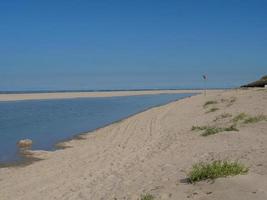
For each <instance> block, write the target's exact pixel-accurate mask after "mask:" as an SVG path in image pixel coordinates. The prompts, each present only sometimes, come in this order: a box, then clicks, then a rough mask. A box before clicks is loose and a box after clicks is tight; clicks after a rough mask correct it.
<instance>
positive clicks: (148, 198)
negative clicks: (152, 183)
mask: <svg viewBox="0 0 267 200" xmlns="http://www.w3.org/2000/svg"><path fill="white" fill-rule="evenodd" d="M153 199H155V198H154V196H153V195H152V194H145V195H142V196H141V200H153Z"/></svg>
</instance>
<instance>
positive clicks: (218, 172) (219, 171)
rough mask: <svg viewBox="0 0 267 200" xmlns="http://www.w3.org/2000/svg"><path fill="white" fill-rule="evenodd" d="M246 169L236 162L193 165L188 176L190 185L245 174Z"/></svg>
mask: <svg viewBox="0 0 267 200" xmlns="http://www.w3.org/2000/svg"><path fill="white" fill-rule="evenodd" d="M247 172H248V168H247V167H245V166H244V165H242V164H240V163H238V162H229V161H220V160H219V161H213V162H212V163H199V164H196V165H193V168H192V171H191V172H190V173H189V175H188V179H189V182H190V183H195V182H198V181H202V180H207V179H216V178H219V177H227V176H234V175H239V174H245V173H247Z"/></svg>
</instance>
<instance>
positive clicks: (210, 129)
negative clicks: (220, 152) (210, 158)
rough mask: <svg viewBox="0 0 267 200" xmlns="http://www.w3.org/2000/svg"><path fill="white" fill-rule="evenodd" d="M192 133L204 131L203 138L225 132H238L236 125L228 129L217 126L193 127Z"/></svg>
mask: <svg viewBox="0 0 267 200" xmlns="http://www.w3.org/2000/svg"><path fill="white" fill-rule="evenodd" d="M191 130H192V131H204V132H203V133H202V134H201V135H202V136H209V135H214V134H217V133H220V132H223V131H238V129H237V128H236V126H235V124H233V125H230V126H228V127H216V126H192V128H191Z"/></svg>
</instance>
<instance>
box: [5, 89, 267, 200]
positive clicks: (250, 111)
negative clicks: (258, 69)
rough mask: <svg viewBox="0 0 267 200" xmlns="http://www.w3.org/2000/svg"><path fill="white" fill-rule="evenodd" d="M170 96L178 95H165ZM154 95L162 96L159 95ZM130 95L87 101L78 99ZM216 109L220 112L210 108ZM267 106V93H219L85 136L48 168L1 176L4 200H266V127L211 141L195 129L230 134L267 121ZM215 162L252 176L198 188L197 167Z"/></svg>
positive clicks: (41, 164) (52, 157)
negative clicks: (192, 179)
mask: <svg viewBox="0 0 267 200" xmlns="http://www.w3.org/2000/svg"><path fill="white" fill-rule="evenodd" d="M163 92H166V93H170V92H176V91H161V92H160V93H163ZM177 92H178V91H177ZM181 92H182V93H185V91H181ZM188 92H190V93H191V92H193V91H188ZM130 93H131V94H132V95H136V94H141V93H140V92H130ZM151 93H153V94H154V93H157V94H158V91H152V92H149V94H151ZM126 94H127V92H115V93H109V92H105V93H101V94H98V95H97V94H92V93H90V94H85V93H80V94H79V95H77V94H75V97H89V96H101V95H102V96H119V95H126ZM128 94H129V93H128ZM142 94H143V92H142ZM145 94H148V91H145ZM72 95H74V94H66V93H63V94H21V95H0V100H1V101H7V100H24V99H51V98H71V97H73V96H72ZM208 101H213V104H211V105H207V106H204V105H205V103H207V102H208ZM266 103H267V90H266V89H249V90H225V91H215V90H214V91H212V90H211V91H208V92H207V95H206V96H205V95H204V94H199V95H196V96H192V97H190V98H186V99H182V100H179V101H176V102H172V103H170V104H167V105H164V106H160V107H155V108H152V109H149V110H147V111H145V112H142V113H139V114H137V115H134V116H132V117H130V118H127V119H125V120H123V121H121V122H118V123H115V124H112V125H110V126H107V127H104V128H101V129H98V130H96V131H94V132H92V133H88V134H85V135H82V136H81V137H82V138H83V139H79V140H71V141H68V142H65V143H64V144H63V145H64V146H65V147H68V148H65V149H60V150H57V151H55V152H44V151H40V152H35V153H34V154H35V156H36V157H38V158H42V160H41V161H37V162H34V163H32V164H30V165H27V166H23V167H20V166H17V167H7V168H0V199H1V200H13V199H14V200H30V199H34V200H44V199H45V200H50V199H58V200H63V199H66V200H67V199H68V200H72V199H73V200H77V199H81V200H82V199H83V200H115V199H117V200H124V199H129V200H137V199H140V196H141V195H142V194H146V193H149V194H152V195H153V196H155V199H156V200H157V199H173V200H184V199H194V200H195V199H198V200H214V199H216V200H252V199H253V200H265V199H267V132H266V130H267V122H266V121H265V120H262V121H258V122H255V123H241V122H240V123H238V124H237V129H238V130H239V131H227V132H226V131H222V132H219V133H217V134H214V135H209V136H206V137H204V136H202V135H201V132H198V131H192V130H191V129H192V126H220V127H224V126H228V125H229V123H230V122H232V120H233V119H234V118H235V116H238V115H239V114H240V113H244V114H245V115H247V116H259V115H267V106H266ZM214 108H216V109H214ZM212 160H230V161H239V162H240V163H242V164H244V165H246V166H247V167H248V168H249V172H248V173H247V174H245V175H238V176H234V177H227V178H219V179H216V180H215V181H201V182H198V183H196V184H189V183H188V182H186V181H185V179H186V178H187V175H188V173H189V171H190V170H191V168H192V165H193V164H195V163H198V162H209V161H212Z"/></svg>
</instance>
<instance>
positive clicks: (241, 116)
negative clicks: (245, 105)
mask: <svg viewBox="0 0 267 200" xmlns="http://www.w3.org/2000/svg"><path fill="white" fill-rule="evenodd" d="M247 117H248V115H247V114H246V113H240V114H238V115H236V116H235V117H234V118H233V119H232V121H233V122H234V123H238V122H239V121H243V120H244V119H245V118H247Z"/></svg>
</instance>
